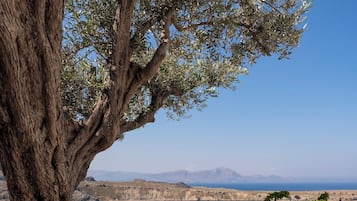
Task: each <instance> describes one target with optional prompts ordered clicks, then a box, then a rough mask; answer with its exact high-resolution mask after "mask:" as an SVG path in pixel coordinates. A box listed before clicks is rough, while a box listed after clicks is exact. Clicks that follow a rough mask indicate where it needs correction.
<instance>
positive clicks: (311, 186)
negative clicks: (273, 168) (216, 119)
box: [189, 182, 357, 191]
mask: <svg viewBox="0 0 357 201" xmlns="http://www.w3.org/2000/svg"><path fill="white" fill-rule="evenodd" d="M189 185H190V186H196V187H197V186H200V187H210V188H228V189H236V190H244V191H283V190H285V191H324V190H325V191H327V190H357V182H335V183H333V182H331V183H326V182H323V183H311V182H308V183H238V184H219V183H215V184H197V183H195V184H189Z"/></svg>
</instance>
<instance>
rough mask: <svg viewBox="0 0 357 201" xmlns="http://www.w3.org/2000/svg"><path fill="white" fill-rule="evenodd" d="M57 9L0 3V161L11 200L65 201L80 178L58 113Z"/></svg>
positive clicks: (18, 1) (55, 5) (40, 1)
mask: <svg viewBox="0 0 357 201" xmlns="http://www.w3.org/2000/svg"><path fill="white" fill-rule="evenodd" d="M63 8H64V7H63V1H57V0H56V1H55V0H52V1H50V0H47V1H46V0H37V1H22V0H2V1H1V2H0V90H1V94H0V162H1V164H2V168H3V172H4V175H5V177H6V179H7V185H8V190H9V194H10V199H11V200H18V201H20V200H21V201H23V200H28V201H32V200H71V195H72V192H73V191H74V189H75V187H76V186H75V184H78V182H79V181H80V180H81V178H83V177H84V175H85V174H84V175H83V173H82V174H80V172H83V170H82V171H78V170H73V167H71V164H70V163H69V162H68V159H67V156H68V155H70V154H69V153H67V152H66V148H67V147H66V146H67V145H66V140H68V136H66V135H71V132H74V131H75V130H74V127H73V125H74V124H72V125H68V127H65V126H66V124H68V123H69V121H65V120H64V114H63V112H62V110H61V107H62V106H61V94H60V89H59V86H60V85H59V84H60V67H61V56H60V55H61V54H60V51H61V40H62V19H63ZM64 128H66V129H64ZM83 164H85V163H83ZM86 168H88V165H87V166H86V167H83V169H85V170H86ZM73 171H77V172H78V173H77V174H76V175H74V174H70V173H71V172H73ZM71 176H75V177H74V178H71Z"/></svg>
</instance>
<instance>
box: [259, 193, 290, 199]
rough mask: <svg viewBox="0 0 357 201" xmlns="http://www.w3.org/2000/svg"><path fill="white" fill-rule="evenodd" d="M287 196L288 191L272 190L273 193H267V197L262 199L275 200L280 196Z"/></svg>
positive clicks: (288, 194) (288, 195) (280, 197)
mask: <svg viewBox="0 0 357 201" xmlns="http://www.w3.org/2000/svg"><path fill="white" fill-rule="evenodd" d="M284 197H285V198H289V197H290V193H289V191H280V192H273V193H269V194H268V195H267V197H266V198H265V199H264V201H271V200H274V201H277V200H280V199H282V198H284Z"/></svg>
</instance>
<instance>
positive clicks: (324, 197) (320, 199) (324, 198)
mask: <svg viewBox="0 0 357 201" xmlns="http://www.w3.org/2000/svg"><path fill="white" fill-rule="evenodd" d="M329 198H330V195H329V194H328V192H324V193H322V194H321V195H320V196H319V197H318V198H317V200H318V201H327V200H328V199H329Z"/></svg>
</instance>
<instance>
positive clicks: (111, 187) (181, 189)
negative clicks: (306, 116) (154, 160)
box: [0, 180, 357, 201]
mask: <svg viewBox="0 0 357 201" xmlns="http://www.w3.org/2000/svg"><path fill="white" fill-rule="evenodd" d="M328 192H329V194H330V199H329V201H337V200H343V201H355V200H357V190H355V191H328ZM268 193H270V192H262V191H256V192H253V191H238V190H230V189H216V188H201V187H190V186H187V185H185V184H184V183H176V184H169V183H162V182H147V181H143V180H136V181H133V182H97V181H83V182H82V183H81V184H80V185H79V187H78V188H77V190H76V191H75V192H74V194H73V201H117V200H124V201H139V200H140V201H142V200H151V201H152V200H155V201H178V200H181V201H198V200H202V201H203V200H211V201H213V200H222V201H223V200H226V201H228V200H231V201H236V200H240V201H248V200H249V201H250V200H252V201H253V200H255V201H263V200H264V198H265V197H266V196H267V194H268ZM321 193H322V192H319V191H309V192H290V195H291V200H293V201H300V200H301V201H305V200H316V198H317V197H318V196H319V194H321ZM0 200H4V201H5V200H6V201H9V197H8V193H7V189H6V183H5V182H4V181H0ZM284 201H287V200H284Z"/></svg>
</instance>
